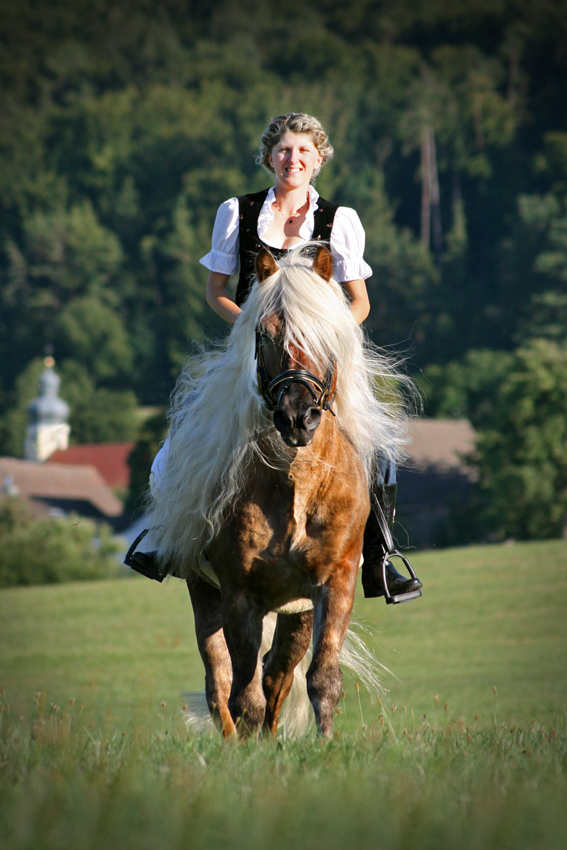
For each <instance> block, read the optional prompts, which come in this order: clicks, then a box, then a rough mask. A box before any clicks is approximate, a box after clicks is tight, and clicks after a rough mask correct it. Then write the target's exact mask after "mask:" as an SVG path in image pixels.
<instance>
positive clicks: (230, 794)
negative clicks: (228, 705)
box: [0, 692, 567, 850]
mask: <svg viewBox="0 0 567 850" xmlns="http://www.w3.org/2000/svg"><path fill="white" fill-rule="evenodd" d="M7 697H8V695H7V694H6V693H4V694H3V695H2V697H1V698H2V700H3V703H2V705H3V711H2V728H1V731H0V765H1V771H0V829H1V832H2V836H3V844H2V846H3V848H5V850H20V848H32V847H33V848H34V850H35V848H50V850H51V848H54V850H55V848H63V847H81V848H93V850H98V848H101V850H102V848H105V850H108V848H118V847H121V848H146V847H148V848H149V847H156V846H157V847H160V848H165V850H167V848H182V847H191V848H193V847H195V848H201V847H202V848H210V847H219V846H222V847H250V848H256V847H258V848H260V847H265V846H270V847H274V848H276V850H277V848H280V847H281V848H284V847H288V846H289V844H290V842H292V843H293V844H295V845H296V846H301V847H308V848H311V847H313V848H315V847H330V848H335V847H336V848H339V847H341V848H342V847H344V846H354V847H357V848H367V847H368V848H371V847H376V846H385V847H388V848H410V847H412V848H416V847H447V848H457V847H458V848H464V850H467V848H471V850H472V848H477V847H478V848H480V847H482V848H494V849H495V850H501V848H502V850H507V848H510V850H512V848H514V850H524V848H526V850H527V848H530V850H531V848H533V849H534V850H536V848H537V850H539V848H541V847H546V849H547V848H550V850H555V848H558V850H559V848H563V847H564V846H565V841H566V840H567V818H566V817H565V811H564V809H565V805H564V803H565V799H567V796H566V795H567V734H566V729H565V723H563V724H562V727H561V728H552V729H547V728H544V727H542V726H539V725H537V724H536V723H530V724H528V726H526V727H516V728H510V727H508V726H507V725H506V724H497V725H496V727H495V728H489V729H487V728H484V727H483V728H479V727H478V726H476V725H475V724H474V723H473V724H472V725H471V726H466V725H465V724H464V723H451V722H447V721H446V716H445V714H444V712H443V710H442V712H441V717H440V719H441V722H440V723H439V725H435V724H432V723H430V722H429V721H428V720H422V721H421V722H417V723H416V722H413V723H410V722H408V717H407V715H406V716H404V715H403V712H399V713H398V712H394V716H393V717H388V718H387V720H384V723H383V724H380V723H378V725H377V726H376V727H374V728H370V727H366V729H365V730H363V729H362V728H359V731H358V732H356V733H354V734H345V735H340V736H338V737H337V738H336V739H335V740H334V741H332V742H331V743H329V744H323V743H320V742H318V741H317V740H316V739H315V737H314V736H313V735H309V736H307V737H306V738H305V739H303V740H300V741H296V742H289V741H288V742H285V741H282V740H280V741H277V742H276V741H272V740H268V741H263V740H262V741H249V742H247V743H244V744H243V743H240V744H234V743H233V742H224V741H223V740H222V739H221V738H220V736H218V735H216V734H211V733H209V734H198V735H192V734H190V733H189V732H187V731H186V730H183V729H172V728H171V726H170V724H169V722H168V719H167V717H166V716H165V715H160V714H159V713H156V714H155V715H154V716H153V718H151V720H152V723H153V726H152V723H150V725H148V724H145V725H144V726H143V728H138V727H136V726H132V725H127V726H126V727H120V726H112V725H108V724H106V725H103V726H99V725H97V724H96V723H94V722H91V723H89V724H88V725H85V724H84V723H83V718H84V709H83V708H82V707H81V705H80V704H78V703H77V702H76V701H75V700H74V699H73V698H70V699H69V700H67V701H66V702H65V704H62V705H57V704H52V703H51V702H50V700H49V695H46V694H44V693H43V692H38V693H37V694H36V695H35V698H34V700H33V705H30V706H28V708H27V710H26V713H27V715H28V717H29V720H24V719H23V718H21V717H18V716H16V715H14V713H13V712H12V710H11V708H10V707H9V704H8V703H7Z"/></svg>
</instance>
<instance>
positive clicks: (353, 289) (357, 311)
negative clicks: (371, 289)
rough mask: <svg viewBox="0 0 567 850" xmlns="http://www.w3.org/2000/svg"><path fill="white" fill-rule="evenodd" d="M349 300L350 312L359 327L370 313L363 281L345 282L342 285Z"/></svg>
mask: <svg viewBox="0 0 567 850" xmlns="http://www.w3.org/2000/svg"><path fill="white" fill-rule="evenodd" d="M343 286H344V288H345V289H346V292H347V295H348V297H349V298H350V311H351V313H352V315H353V316H354V320H355V322H356V324H357V325H361V324H362V322H363V321H364V320H365V319H366V317H367V316H368V314H369V313H370V301H369V300H368V292H367V290H366V283H365V282H364V281H363V280H347V281H345V283H343Z"/></svg>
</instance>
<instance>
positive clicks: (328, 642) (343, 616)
mask: <svg viewBox="0 0 567 850" xmlns="http://www.w3.org/2000/svg"><path fill="white" fill-rule="evenodd" d="M355 584H356V568H354V569H352V568H351V567H350V565H349V566H347V565H345V568H344V569H342V570H338V571H337V572H336V573H334V574H333V576H332V577H331V579H329V581H328V582H327V583H326V584H325V585H322V586H321V587H320V588H319V590H318V593H317V596H316V598H315V599H314V603H315V617H314V623H313V658H312V660H311V664H310V665H309V670H308V671H307V693H308V695H309V699H310V701H311V705H312V706H313V711H314V712H315V719H316V721H317V732H318V734H319V735H321V736H322V737H324V738H332V737H333V714H334V711H335V707H336V705H337V703H338V701H339V697H340V695H341V690H342V686H343V674H342V673H341V669H340V667H339V656H340V653H341V649H342V646H343V643H344V639H345V635H346V633H347V630H348V625H349V622H350V615H351V613H352V606H353V602H354V590H355Z"/></svg>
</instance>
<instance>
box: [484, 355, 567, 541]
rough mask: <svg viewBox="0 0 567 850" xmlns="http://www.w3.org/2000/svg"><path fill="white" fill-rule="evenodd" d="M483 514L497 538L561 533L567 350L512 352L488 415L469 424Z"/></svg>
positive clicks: (566, 507)
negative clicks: (473, 433) (474, 436)
mask: <svg viewBox="0 0 567 850" xmlns="http://www.w3.org/2000/svg"><path fill="white" fill-rule="evenodd" d="M473 424H474V425H475V427H476V429H477V432H478V440H477V446H476V454H477V458H476V466H477V469H478V471H479V475H480V480H479V487H480V491H481V493H482V494H483V496H484V500H485V505H486V507H485V511H484V513H485V516H486V519H487V520H488V522H489V524H490V526H491V528H492V529H493V531H494V533H495V534H496V535H497V536H498V537H508V536H511V537H516V538H519V539H528V538H546V537H559V536H561V535H562V534H563V535H564V536H565V535H567V345H565V343H564V342H563V341H562V342H561V343H558V342H555V341H552V340H546V339H534V340H531V341H530V342H529V343H527V344H526V345H525V346H523V347H522V348H520V349H518V350H517V351H516V352H515V355H514V358H513V361H512V362H511V364H510V368H509V370H508V371H507V373H506V374H505V375H504V376H503V377H502V379H501V380H500V382H499V385H498V394H497V399H496V402H495V404H494V406H493V407H492V409H490V410H484V411H483V412H482V413H481V414H480V415H477V416H476V417H475V418H473Z"/></svg>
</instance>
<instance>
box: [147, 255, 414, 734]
mask: <svg viewBox="0 0 567 850" xmlns="http://www.w3.org/2000/svg"><path fill="white" fill-rule="evenodd" d="M310 250H311V255H308V254H306V251H305V249H304V248H302V249H296V250H294V251H291V252H289V254H288V255H287V256H286V257H284V258H283V259H282V260H280V261H279V263H276V261H275V260H274V258H273V257H272V255H271V254H270V253H269V252H268V251H267V250H265V249H262V250H261V251H260V253H259V255H258V256H257V258H256V263H255V270H256V282H255V283H254V286H253V287H252V290H251V293H250V295H249V297H248V299H247V301H246V303H245V304H244V306H243V309H242V313H241V314H240V315H239V316H238V318H237V320H236V322H235V323H234V325H233V327H232V329H231V332H230V334H229V336H228V339H227V340H226V341H225V343H224V344H223V345H221V347H220V348H219V349H218V350H215V351H212V352H210V351H209V352H205V353H203V354H201V355H200V356H199V357H197V358H196V359H194V360H193V361H191V362H190V363H189V364H188V366H187V367H186V368H185V369H184V371H183V372H182V374H181V376H180V379H179V381H178V385H177V389H176V391H175V394H174V398H173V404H172V412H171V428H170V437H171V446H170V450H169V458H168V461H167V468H166V472H165V474H164V476H163V481H160V483H159V488H156V489H155V491H154V497H153V501H152V504H151V513H152V522H153V525H154V527H156V528H158V529H159V548H158V557H159V559H160V561H161V563H162V564H164V565H173V564H174V565H175V567H174V568H173V567H172V568H171V569H170V571H173V570H174V574H175V575H176V576H179V577H182V578H185V579H186V581H187V585H188V589H189V593H190V597H191V602H192V606H193V611H194V617H195V630H196V636H197V644H198V648H199V652H200V654H201V658H202V661H203V664H204V667H205V689H206V690H205V693H206V700H207V705H208V709H209V711H210V714H211V717H212V719H213V721H214V722H215V723H216V725H217V726H218V727H219V728H220V730H221V731H222V733H223V734H224V735H225V736H227V737H231V736H236V737H238V736H249V735H257V734H259V733H260V732H264V733H265V734H268V735H275V734H276V732H277V729H278V722H279V719H280V712H281V709H282V706H283V703H284V700H285V699H286V697H287V696H288V694H289V692H290V689H291V686H292V682H293V679H294V670H295V668H296V667H297V665H298V664H299V663H300V662H301V661H302V659H304V657H305V656H306V653H307V650H308V648H309V646H310V644H311V642H312V655H311V661H310V663H309V667H308V670H307V675H306V681H307V694H308V697H309V701H310V703H311V705H312V707H313V711H314V715H315V720H316V725H317V731H318V734H319V735H320V736H321V737H323V738H330V737H332V735H333V715H334V711H335V708H336V705H337V702H338V700H339V697H340V694H341V691H342V673H341V670H340V666H339V656H340V653H341V648H342V646H343V642H344V640H345V635H346V634H347V630H348V627H349V621H350V617H351V613H352V609H353V601H354V594H355V587H356V580H357V574H358V569H359V566H360V563H361V556H362V545H363V533H364V528H365V524H366V520H367V518H368V514H369V510H370V503H369V495H368V491H369V481H370V478H371V476H372V475H373V471H374V464H375V457H376V452H377V451H378V450H382V451H385V450H387V451H388V452H390V453H393V452H394V453H398V454H400V453H401V452H402V451H403V448H402V447H403V442H404V426H403V416H401V415H400V410H401V407H400V404H399V400H398V399H397V398H396V397H395V393H394V391H393V389H392V386H393V379H394V380H395V379H396V378H397V377H398V373H397V371H396V364H394V365H393V364H392V362H391V361H390V359H389V358H388V357H386V355H385V354H384V353H381V352H379V351H378V350H376V349H374V348H373V347H372V346H371V345H370V344H369V343H368V342H366V341H365V338H364V335H363V332H362V330H361V329H360V328H359V327H358V326H357V325H356V322H355V321H354V319H353V317H352V315H351V313H350V310H349V303H348V300H347V298H346V296H345V294H344V293H343V290H342V288H341V287H340V285H339V284H338V283H337V281H336V280H335V278H334V277H333V275H332V257H331V254H330V252H329V251H328V249H327V248H326V247H325V246H323V245H321V244H318V245H315V246H311V249H310ZM377 387H378V389H379V388H380V387H382V389H383V393H382V395H383V398H382V399H381V400H379V399H378V398H377V397H376V396H375V390H376V388H377ZM271 612H275V613H276V615H277V620H276V626H275V632H274V635H273V641H272V644H271V647H270V649H269V651H268V652H267V653H266V654H265V655H264V656H262V655H261V653H260V647H261V642H262V625H263V621H264V618H267V616H268V615H270V613H271Z"/></svg>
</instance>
